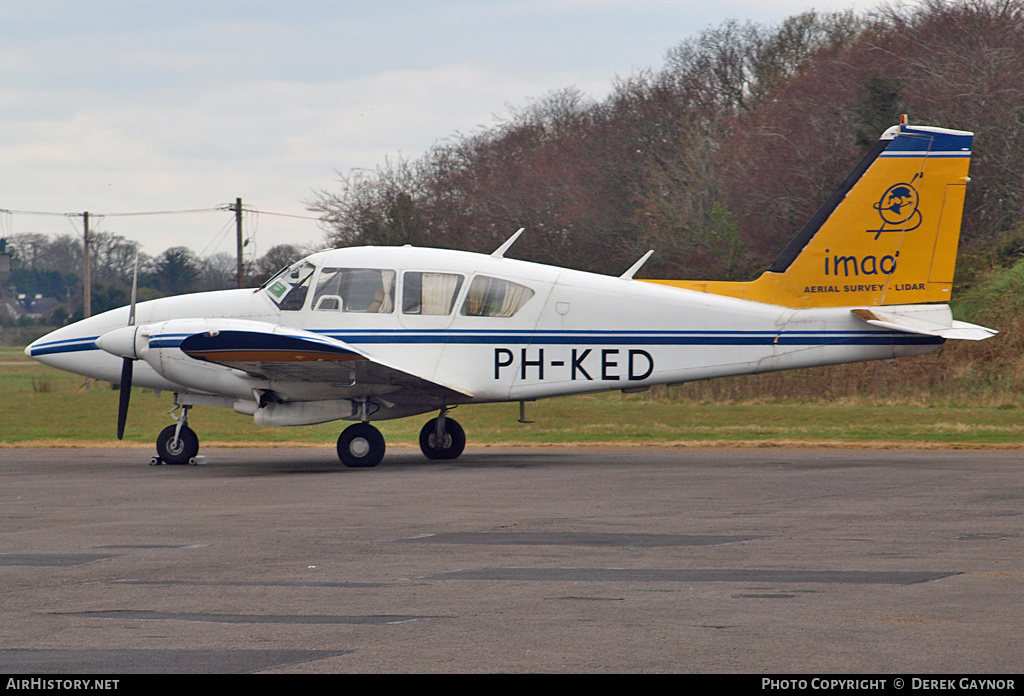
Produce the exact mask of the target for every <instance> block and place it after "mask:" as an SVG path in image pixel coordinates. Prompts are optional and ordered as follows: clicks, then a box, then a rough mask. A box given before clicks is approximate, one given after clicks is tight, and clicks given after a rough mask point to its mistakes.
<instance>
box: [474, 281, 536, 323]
mask: <svg viewBox="0 0 1024 696" xmlns="http://www.w3.org/2000/svg"><path fill="white" fill-rule="evenodd" d="M533 295H534V292H533V290H531V289H530V288H528V287H526V286H525V285H520V284H519V283H513V282H512V281H511V280H502V279H501V278H491V277H490V276H477V277H476V278H473V282H472V283H470V285H469V292H468V293H466V301H465V302H463V303H462V314H463V316H467V317H511V316H513V315H514V314H515V313H516V312H518V311H519V310H520V309H522V308H523V305H525V304H526V303H527V302H529V301H530V298H531V297H533Z"/></svg>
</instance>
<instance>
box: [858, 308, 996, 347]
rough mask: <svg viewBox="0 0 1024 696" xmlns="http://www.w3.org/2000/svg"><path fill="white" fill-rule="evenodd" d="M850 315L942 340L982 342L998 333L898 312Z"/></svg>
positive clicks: (890, 328)
mask: <svg viewBox="0 0 1024 696" xmlns="http://www.w3.org/2000/svg"><path fill="white" fill-rule="evenodd" d="M850 313H851V314H853V315H854V316H855V317H857V318H858V319H862V320H864V321H865V322H867V323H868V324H871V325H872V326H877V327H880V328H883V329H889V330H890V331H902V332H904V333H912V334H922V335H925V336H941V337H942V338H952V339H961V340H967V341H981V340H984V339H986V338H990V337H992V336H995V335H996V334H997V333H999V332H998V331H996V330H994V329H988V328H985V327H984V326H979V325H977V324H970V323H968V322H966V321H955V320H952V319H950V321H949V323H941V322H937V321H929V320H928V319H927V318H925V317H923V316H914V315H912V314H905V313H904V314H901V313H896V312H879V311H876V310H873V309H852V310H850Z"/></svg>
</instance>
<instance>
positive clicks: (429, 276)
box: [402, 271, 464, 316]
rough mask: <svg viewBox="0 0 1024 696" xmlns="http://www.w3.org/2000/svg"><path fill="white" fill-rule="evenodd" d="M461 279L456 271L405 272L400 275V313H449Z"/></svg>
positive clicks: (453, 307)
mask: <svg viewBox="0 0 1024 696" xmlns="http://www.w3.org/2000/svg"><path fill="white" fill-rule="evenodd" d="M463 280H464V278H463V277H462V276H461V275H458V274H457V273H425V272H422V271H408V272H406V273H405V274H404V275H403V276H402V313H403V314H421V315H433V316H444V315H448V314H451V313H452V310H453V309H455V299H456V298H457V297H458V296H459V290H460V289H461V288H462V281H463Z"/></svg>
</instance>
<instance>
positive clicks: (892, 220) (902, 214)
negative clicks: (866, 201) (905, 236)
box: [868, 183, 921, 239]
mask: <svg viewBox="0 0 1024 696" xmlns="http://www.w3.org/2000/svg"><path fill="white" fill-rule="evenodd" d="M919 202H920V200H919V198H918V194H917V189H916V188H914V187H913V186H911V185H910V184H905V183H900V184H893V185H892V186H890V187H889V188H887V189H886V190H885V193H883V194H882V197H881V198H879V199H878V202H877V203H875V206H874V207H875V210H877V211H878V215H879V217H881V218H882V226H881V228H879V229H877V230H868V232H874V233H875V239H878V238H879V237H880V236H881V234H882V233H883V232H909V231H910V230H916V229H917V228H918V227H920V226H921V211H920V210H919V209H918V203H919Z"/></svg>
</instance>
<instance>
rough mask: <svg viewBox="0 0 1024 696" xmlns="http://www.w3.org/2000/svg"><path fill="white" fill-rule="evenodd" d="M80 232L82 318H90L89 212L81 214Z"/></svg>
mask: <svg viewBox="0 0 1024 696" xmlns="http://www.w3.org/2000/svg"><path fill="white" fill-rule="evenodd" d="M82 230H83V233H84V240H83V244H82V251H83V253H84V254H85V255H84V256H83V257H82V259H83V266H84V268H83V269H82V278H83V285H84V288H83V291H82V296H83V297H82V302H83V303H84V308H83V316H85V317H89V316H92V278H91V276H90V270H89V268H90V263H89V212H88V211H86V212H84V213H82Z"/></svg>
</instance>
